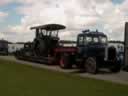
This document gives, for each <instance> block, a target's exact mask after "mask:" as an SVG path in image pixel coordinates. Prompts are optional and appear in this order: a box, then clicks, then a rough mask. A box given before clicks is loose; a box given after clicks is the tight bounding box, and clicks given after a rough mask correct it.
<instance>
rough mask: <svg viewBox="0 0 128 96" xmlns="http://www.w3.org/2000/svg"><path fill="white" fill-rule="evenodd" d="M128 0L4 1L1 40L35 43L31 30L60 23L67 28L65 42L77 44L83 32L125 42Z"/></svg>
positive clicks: (0, 1) (0, 0) (1, 3)
mask: <svg viewBox="0 0 128 96" xmlns="http://www.w3.org/2000/svg"><path fill="white" fill-rule="evenodd" d="M126 21H128V0H0V38H4V39H7V40H9V41H13V42H19V41H31V40H32V39H33V38H34V32H33V31H31V30H29V28H30V27H31V26H35V25H39V24H48V23H58V24H64V25H66V26H67V29H66V30H64V31H63V32H61V33H60V37H61V39H70V40H75V39H76V36H77V34H78V33H79V32H81V31H82V30H83V29H91V30H96V29H98V30H99V31H102V32H104V33H105V34H107V35H108V37H109V39H114V40H123V38H124V24H125V22H126Z"/></svg>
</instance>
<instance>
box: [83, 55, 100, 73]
mask: <svg viewBox="0 0 128 96" xmlns="http://www.w3.org/2000/svg"><path fill="white" fill-rule="evenodd" d="M84 67H85V70H86V72H88V73H91V74H96V73H97V70H98V68H97V65H96V59H95V58H94V57H88V58H87V59H86V61H85V64H84Z"/></svg>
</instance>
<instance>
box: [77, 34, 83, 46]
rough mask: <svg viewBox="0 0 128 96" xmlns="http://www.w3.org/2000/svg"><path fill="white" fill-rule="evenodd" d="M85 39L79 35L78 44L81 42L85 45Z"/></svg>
mask: <svg viewBox="0 0 128 96" xmlns="http://www.w3.org/2000/svg"><path fill="white" fill-rule="evenodd" d="M83 39H84V37H83V36H79V37H78V44H79V45H83Z"/></svg>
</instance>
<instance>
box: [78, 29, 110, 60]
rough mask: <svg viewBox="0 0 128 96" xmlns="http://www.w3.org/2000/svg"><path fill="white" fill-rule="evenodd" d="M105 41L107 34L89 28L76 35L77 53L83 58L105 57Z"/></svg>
mask: <svg viewBox="0 0 128 96" xmlns="http://www.w3.org/2000/svg"><path fill="white" fill-rule="evenodd" d="M107 41H108V40H107V36H106V35H105V34H104V33H101V32H98V31H94V32H90V31H89V30H88V31H86V32H85V31H83V33H80V34H79V35H78V37H77V47H78V50H79V54H80V55H81V56H82V57H84V58H86V57H88V56H95V57H102V58H105V49H106V48H107ZM97 53H98V54H97Z"/></svg>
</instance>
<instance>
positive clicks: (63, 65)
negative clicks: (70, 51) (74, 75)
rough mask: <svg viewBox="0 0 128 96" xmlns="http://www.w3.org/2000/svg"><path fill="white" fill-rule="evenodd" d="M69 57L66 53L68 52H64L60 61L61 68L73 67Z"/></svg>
mask: <svg viewBox="0 0 128 96" xmlns="http://www.w3.org/2000/svg"><path fill="white" fill-rule="evenodd" d="M68 57H69V56H68V55H66V54H64V55H62V56H61V57H60V61H59V63H60V67H61V68H63V69H69V68H71V67H72V65H71V64H70V62H69V58H68Z"/></svg>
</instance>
